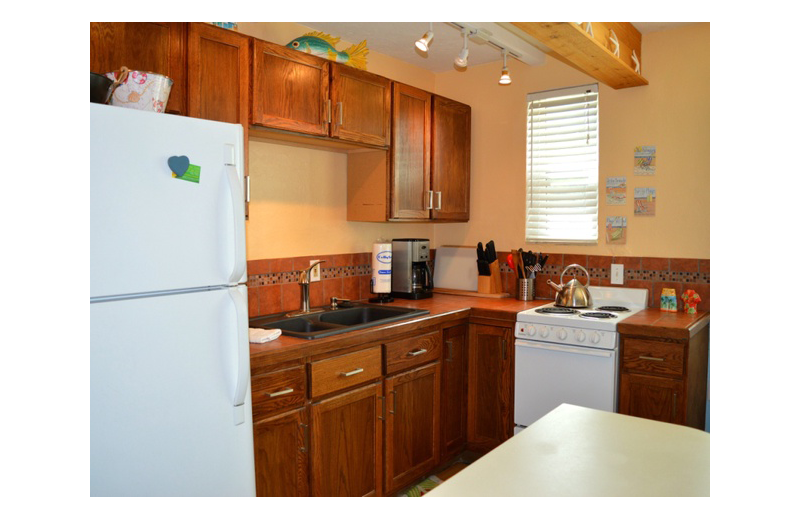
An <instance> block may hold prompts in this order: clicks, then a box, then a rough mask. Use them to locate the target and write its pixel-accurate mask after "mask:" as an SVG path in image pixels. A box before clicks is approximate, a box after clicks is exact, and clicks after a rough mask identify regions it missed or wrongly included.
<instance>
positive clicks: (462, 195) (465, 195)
mask: <svg viewBox="0 0 800 520" xmlns="http://www.w3.org/2000/svg"><path fill="white" fill-rule="evenodd" d="M471 121H472V109H471V108H470V107H469V105H465V104H463V103H459V102H457V101H453V100H451V99H447V98H443V97H441V96H433V137H432V146H431V189H432V191H433V194H434V201H433V210H432V217H433V219H434V220H454V221H467V220H469V192H470V159H471V153H470V133H471Z"/></svg>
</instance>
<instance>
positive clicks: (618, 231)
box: [606, 217, 628, 244]
mask: <svg viewBox="0 0 800 520" xmlns="http://www.w3.org/2000/svg"><path fill="white" fill-rule="evenodd" d="M627 236H628V219H627V218H626V217H606V244H624V243H625V241H626V239H627Z"/></svg>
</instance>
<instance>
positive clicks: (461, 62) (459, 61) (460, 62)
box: [455, 29, 469, 68]
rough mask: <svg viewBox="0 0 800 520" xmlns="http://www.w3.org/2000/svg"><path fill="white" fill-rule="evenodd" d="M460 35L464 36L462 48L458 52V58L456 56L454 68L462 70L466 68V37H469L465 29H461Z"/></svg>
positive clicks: (467, 51) (467, 54)
mask: <svg viewBox="0 0 800 520" xmlns="http://www.w3.org/2000/svg"><path fill="white" fill-rule="evenodd" d="M461 34H463V35H464V48H463V49H461V52H459V53H458V56H456V59H455V64H456V67H461V68H464V67H466V66H467V56H469V49H467V37H468V36H469V31H467V30H466V29H461Z"/></svg>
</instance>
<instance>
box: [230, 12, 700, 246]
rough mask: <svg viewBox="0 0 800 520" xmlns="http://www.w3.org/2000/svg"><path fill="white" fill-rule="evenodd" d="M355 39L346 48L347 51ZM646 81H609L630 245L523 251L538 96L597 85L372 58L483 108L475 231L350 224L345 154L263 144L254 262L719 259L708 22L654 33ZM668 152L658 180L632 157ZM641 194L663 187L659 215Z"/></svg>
mask: <svg viewBox="0 0 800 520" xmlns="http://www.w3.org/2000/svg"><path fill="white" fill-rule="evenodd" d="M239 28H240V31H241V32H243V33H245V34H250V35H252V36H255V37H257V38H262V39H265V40H268V41H273V42H276V43H288V42H289V41H291V40H292V39H293V38H295V37H297V36H299V35H301V34H303V33H304V32H307V31H308V29H307V28H306V27H304V26H301V25H298V24H295V23H286V22H264V23H239ZM347 44H348V43H347V42H344V41H342V42H341V44H340V46H339V47H340V48H344V45H347ZM642 56H643V57H642V72H643V75H644V76H645V77H646V78H647V79H648V81H649V82H650V84H649V85H648V86H645V87H636V88H630V89H623V90H613V89H611V88H610V87H607V86H605V85H602V84H601V85H600V185H601V190H602V188H603V187H604V186H605V178H606V177H609V176H625V177H627V181H628V203H627V205H625V206H606V205H605V202H604V197H603V194H602V191H601V201H600V215H599V217H600V223H601V228H602V225H603V224H604V223H605V218H606V216H616V215H619V216H626V217H628V240H627V244H625V245H618V246H614V247H611V246H608V245H606V244H605V242H604V239H603V238H602V236H601V239H600V241H599V243H598V244H597V245H593V246H561V245H547V246H537V245H536V244H526V243H525V242H524V225H525V223H524V216H525V96H526V94H528V93H529V92H534V91H538V90H546V89H552V88H559V87H568V86H574V85H582V84H587V83H595V80H594V79H593V78H591V77H589V76H586V75H585V74H583V73H581V72H579V71H577V70H575V69H573V68H571V67H569V66H567V65H565V64H563V63H561V62H559V61H557V60H555V59H552V58H548V59H547V62H546V64H545V65H543V66H540V67H528V66H525V65H521V64H519V63H517V62H515V61H513V60H512V61H511V62H510V64H509V68H510V70H511V75H512V78H513V82H512V84H511V85H509V86H505V87H501V86H499V85H498V84H497V78H498V76H499V72H500V70H499V69H500V62H499V61H498V62H497V63H492V64H487V65H482V66H473V67H469V68H468V69H467V71H466V72H456V71H452V72H446V73H442V74H438V75H434V74H433V73H431V72H429V71H426V70H424V69H421V68H419V67H416V66H413V65H410V64H407V63H404V62H401V61H398V60H395V59H394V58H390V57H387V56H383V55H380V54H378V53H375V52H371V53H370V55H369V58H368V70H369V71H370V72H374V73H376V74H380V75H382V76H386V77H388V78H391V79H394V80H397V81H402V82H404V83H407V84H410V85H413V86H416V87H419V88H422V89H425V90H428V91H431V92H436V93H438V94H441V95H444V96H447V97H451V98H453V99H456V100H458V101H461V102H464V103H467V104H469V105H471V106H472V117H473V120H472V179H471V183H472V194H471V198H472V202H471V219H470V222H468V223H465V224H435V225H431V224H388V223H387V224H369V223H358V222H347V221H346V203H347V200H346V199H347V197H346V176H347V172H346V164H347V163H346V160H347V156H346V154H344V153H339V152H332V151H328V150H315V149H310V148H302V147H297V146H290V145H284V144H274V143H271V142H265V141H261V140H257V139H252V140H251V141H250V174H251V189H252V194H251V205H250V221H249V222H248V224H247V244H248V246H247V247H248V250H247V258H248V260H256V259H261V258H279V257H293V256H306V255H315V254H316V255H328V254H341V253H358V252H364V251H370V250H371V244H372V242H374V241H375V240H376V239H378V238H381V237H383V238H399V237H417V238H429V239H431V240H432V241H433V245H434V247H438V246H441V245H474V244H476V243H477V242H479V241H481V242H484V243H485V242H486V241H488V240H490V239H493V240H494V241H495V244H496V247H497V249H498V250H509V249H516V248H519V247H522V248H524V249H526V250H527V249H532V250H544V251H547V252H552V253H567V254H587V255H609V256H611V255H615V256H652V257H672V258H706V259H707V258H710V122H709V119H710V116H709V110H710V107H709V105H710V102H709V98H710V92H709V89H710V79H709V76H710V30H709V24H707V23H702V24H695V25H691V26H687V27H684V28H680V29H674V30H670V31H662V32H657V33H652V34H646V35H644V36H643V39H642ZM637 145H655V146H657V164H658V170H657V173H656V175H655V176H653V177H642V176H634V175H633V148H634V147H635V146H637ZM633 187H655V188H656V189H657V209H656V216H655V217H634V216H633V202H632V201H633Z"/></svg>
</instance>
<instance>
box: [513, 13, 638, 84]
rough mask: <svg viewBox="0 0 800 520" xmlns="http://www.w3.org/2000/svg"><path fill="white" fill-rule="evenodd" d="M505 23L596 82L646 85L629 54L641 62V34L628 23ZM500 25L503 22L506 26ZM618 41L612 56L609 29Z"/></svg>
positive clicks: (612, 46) (612, 47)
mask: <svg viewBox="0 0 800 520" xmlns="http://www.w3.org/2000/svg"><path fill="white" fill-rule="evenodd" d="M586 23H587V22H583V25H582V26H581V25H578V24H577V23H575V22H506V24H508V25H511V26H513V27H514V28H516V29H518V30H517V31H515V32H516V33H518V34H520V32H521V35H522V34H524V35H528V36H530V37H533V38H534V39H536V40H538V41H539V42H541V44H543V45H544V46H545V47H547V49H548V51H547V53H548V54H549V55H551V56H553V57H555V58H557V59H559V60H560V61H563V62H565V63H567V64H569V65H572V66H573V67H575V68H577V69H578V70H580V71H581V72H584V73H586V74H588V75H590V76H592V77H593V78H595V79H597V80H598V81H600V82H602V83H604V84H606V85H608V86H610V87H612V88H614V89H622V88H629V87H639V86H642V85H647V84H648V83H647V80H646V79H645V78H644V77H643V76H642V75H641V74H639V73H637V72H636V70H635V62H634V60H633V58H632V53H633V52H634V51H635V52H636V56H637V58H638V60H639V63H641V62H642V35H641V33H639V31H637V30H636V28H635V27H634V26H633V25H632V24H631V23H630V22H591V24H592V33H593V35H590V34H589V33H588V32H587V31H586V30H585V27H586ZM506 24H503V25H506ZM612 30H613V31H614V34H616V36H617V41H618V42H619V57H617V56H615V55H614V52H613V49H614V45H613V43H612V42H611V39H610V36H611V31H612Z"/></svg>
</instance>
